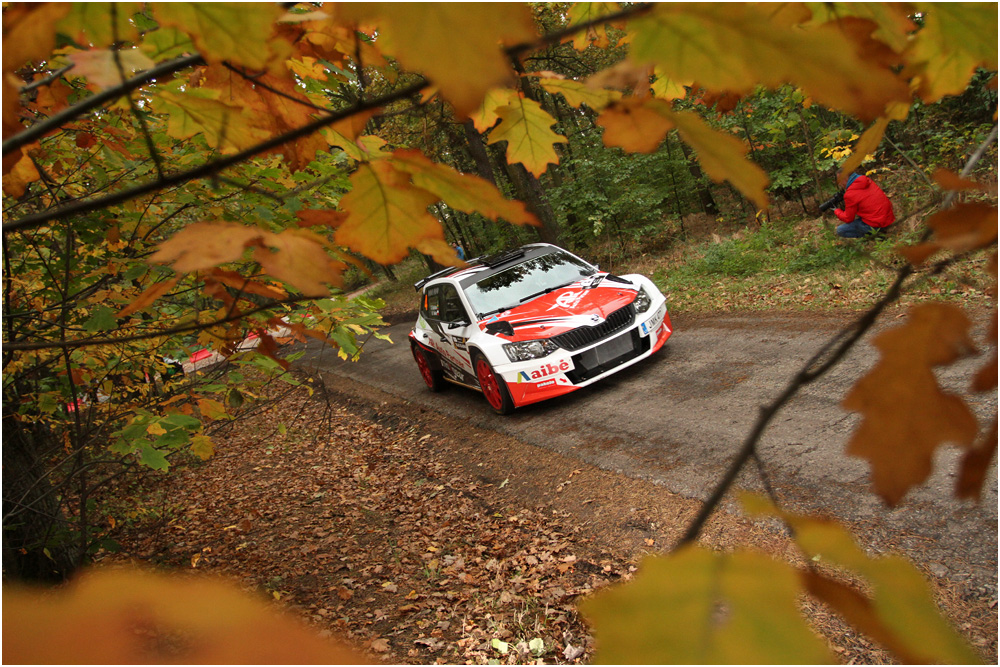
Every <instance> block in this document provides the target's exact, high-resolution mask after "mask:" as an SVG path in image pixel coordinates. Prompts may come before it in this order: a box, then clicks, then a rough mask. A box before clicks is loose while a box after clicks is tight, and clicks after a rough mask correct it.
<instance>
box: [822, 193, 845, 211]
mask: <svg viewBox="0 0 1000 667" xmlns="http://www.w3.org/2000/svg"><path fill="white" fill-rule="evenodd" d="M843 205H844V191H843V190H841V191H840V192H838V193H837V194H835V195H833V196H832V197H830V198H829V199H827V200H826V201H825V202H823V203H822V204H820V205H819V212H820V213H826V212H827V211H829V210H830V209H831V208H833V207H834V206H843Z"/></svg>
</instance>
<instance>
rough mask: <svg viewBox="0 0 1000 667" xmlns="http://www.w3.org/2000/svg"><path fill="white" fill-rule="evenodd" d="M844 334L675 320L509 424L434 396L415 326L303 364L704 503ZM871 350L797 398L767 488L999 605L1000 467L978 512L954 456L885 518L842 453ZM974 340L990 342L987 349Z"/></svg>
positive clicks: (774, 433) (786, 414)
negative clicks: (809, 368)
mask: <svg viewBox="0 0 1000 667" xmlns="http://www.w3.org/2000/svg"><path fill="white" fill-rule="evenodd" d="M843 323H844V320H836V319H833V318H816V317H813V316H807V315H788V316H780V315H763V316H761V315H749V314H748V315H727V316H713V317H707V318H698V319H693V320H686V319H685V318H683V317H676V316H675V326H676V331H675V333H674V335H673V337H672V338H671V339H670V340H669V341H668V342H667V344H666V346H665V347H664V349H663V350H662V351H661V352H659V353H658V354H657V355H654V356H653V357H652V358H651V359H649V360H647V361H646V362H643V363H640V364H638V365H636V366H633V367H631V368H629V369H626V370H625V371H622V372H621V373H618V374H617V375H615V376H612V377H611V378H609V379H608V380H605V381H603V382H601V383H598V384H596V385H592V386H591V387H589V388H586V389H583V390H580V391H578V392H575V393H574V394H571V395H568V396H564V397H561V398H558V399H556V400H553V401H549V402H544V403H540V404H536V405H532V406H528V407H526V408H523V409H519V410H517V411H516V412H515V413H514V414H513V415H511V416H508V417H500V416H496V415H494V414H493V413H492V412H491V411H490V409H489V406H488V405H487V404H486V401H485V399H483V397H482V396H481V395H480V394H479V393H477V392H474V391H471V390H468V389H464V388H461V387H455V386H451V387H449V388H448V389H447V390H446V391H444V392H442V393H440V394H434V393H431V392H430V391H428V390H427V388H426V386H425V385H424V384H423V381H422V380H421V377H420V374H419V372H418V371H417V368H416V365H415V363H414V362H413V359H412V357H411V355H410V350H409V345H408V343H407V338H406V336H407V333H408V332H409V329H410V326H411V325H410V323H409V322H406V323H403V324H398V325H395V326H392V327H390V328H389V329H388V333H389V334H390V336H391V337H392V340H393V341H394V342H395V344H394V345H389V344H387V343H384V342H382V341H379V340H375V339H371V340H370V341H369V342H368V343H367V344H366V345H365V350H364V353H363V355H362V359H361V360H360V361H359V362H357V363H349V362H343V361H341V360H340V359H338V358H337V357H336V355H335V354H333V353H332V352H331V351H330V350H329V348H326V349H320V348H319V347H317V346H312V345H311V346H310V348H309V350H310V351H309V354H307V356H306V357H305V358H304V359H303V360H302V362H300V363H302V364H303V365H306V366H311V367H314V368H319V369H322V370H323V371H326V372H328V373H333V374H335V375H343V376H347V377H349V378H352V379H354V380H356V381H358V382H362V383H365V384H368V385H372V386H375V387H377V388H379V389H381V390H383V391H385V392H387V393H389V394H391V395H394V396H398V397H401V398H403V399H406V400H408V401H410V402H412V403H413V404H415V405H418V406H420V407H423V408H426V409H430V410H434V411H438V412H441V413H444V414H446V415H449V416H452V417H458V418H460V419H463V420H468V421H469V422H470V423H471V424H473V425H475V426H477V427H479V428H486V429H491V430H494V431H497V432H500V433H503V434H505V435H509V436H513V437H516V438H518V439H520V440H521V441H523V442H526V443H528V444H531V445H534V446H537V447H544V448H549V449H552V450H556V451H558V452H560V453H561V454H563V455H565V456H573V457H577V458H579V459H581V460H583V461H585V462H587V463H590V464H592V465H596V466H598V467H600V468H603V469H605V470H611V471H614V472H616V473H619V474H622V475H627V476H631V477H635V478H640V479H644V480H647V481H651V482H654V483H656V484H659V485H663V486H664V487H666V488H667V489H668V490H670V491H673V492H675V493H679V494H683V495H685V496H688V497H692V498H699V499H703V498H705V497H707V495H708V494H709V492H710V491H711V489H712V487H713V485H714V483H715V482H716V481H717V480H719V479H720V478H721V476H722V473H723V471H724V470H725V469H726V467H727V466H728V465H729V463H730V461H731V460H732V458H733V455H734V453H735V452H736V451H737V450H738V449H739V447H740V445H741V444H742V442H743V440H744V439H745V438H746V435H747V434H748V433H749V431H750V428H751V426H752V424H753V422H754V420H755V419H756V417H757V414H758V411H759V409H760V407H761V406H764V405H766V404H768V403H770V402H771V401H772V400H773V399H774V398H775V397H777V396H778V395H779V394H780V393H781V392H782V391H783V390H784V388H785V387H786V386H787V384H788V382H789V380H790V379H791V378H792V377H793V376H794V374H795V373H796V372H798V371H799V370H800V369H801V368H802V366H803V364H804V363H805V362H806V361H807V360H808V359H809V358H810V357H811V356H813V355H814V354H815V353H816V351H817V350H819V349H820V348H821V346H822V345H823V344H824V343H825V342H827V341H828V340H829V339H830V337H831V336H832V335H833V334H834V333H835V332H836V331H837V330H838V329H839V328H840V327H841V326H842V325H843ZM895 323H896V322H889V323H888V326H892V325H893V324H895ZM870 339H871V335H870V334H869V336H867V337H866V338H865V339H864V340H863V341H862V342H861V344H860V345H859V346H857V347H856V348H855V350H854V351H852V353H851V354H850V355H849V356H848V357H847V358H846V359H845V360H844V361H842V362H841V363H840V364H839V365H838V366H837V367H835V368H834V370H833V371H832V372H831V373H829V374H828V375H827V376H826V377H824V378H822V379H821V380H819V381H818V382H816V383H814V384H812V385H809V386H807V387H805V388H803V389H801V390H800V392H799V394H798V395H797V396H796V398H795V399H794V400H793V401H792V403H791V404H790V405H789V406H788V407H786V408H785V410H784V411H783V412H781V413H779V415H778V416H777V418H776V419H775V420H774V421H773V422H772V425H771V427H770V429H769V430H768V431H767V433H766V434H765V437H764V440H763V446H762V447H761V448H760V458H761V460H762V462H763V464H764V466H765V468H766V470H767V474H768V476H769V478H770V480H771V483H772V485H773V486H774V488H775V489H776V490H777V492H778V494H779V496H780V497H782V499H783V502H784V504H785V506H786V507H787V508H788V509H793V510H799V511H809V512H818V513H823V514H832V515H834V516H836V517H838V518H840V519H842V520H845V521H848V522H850V523H851V524H852V528H854V530H855V531H856V532H858V531H860V533H861V534H860V535H859V538H860V539H861V540H863V541H864V543H865V544H866V545H869V546H870V547H871V548H872V549H873V550H874V551H876V552H877V551H880V550H882V549H883V548H886V545H885V541H886V540H887V539H889V537H890V536H891V539H892V541H893V542H894V544H895V545H896V548H902V549H904V550H905V551H906V552H907V553H908V555H910V557H911V558H913V559H914V560H917V561H919V562H922V563H923V564H924V565H925V566H927V567H929V568H930V570H931V571H932V572H933V573H934V574H935V575H937V576H943V577H949V578H951V579H953V580H956V581H967V582H968V583H969V584H971V585H972V586H973V587H977V588H978V587H985V588H986V589H987V590H991V591H993V595H995V594H996V593H995V591H996V586H997V471H996V467H995V463H994V467H993V469H992V470H991V471H990V474H989V475H988V480H989V481H988V482H987V488H986V490H985V493H984V498H983V502H982V504H981V505H973V504H971V503H959V502H957V501H955V500H953V499H952V498H951V493H952V487H953V485H954V480H955V476H954V471H955V470H956V466H957V460H958V455H957V450H955V449H954V448H951V447H948V448H945V450H944V451H942V452H941V455H940V456H939V457H938V459H937V460H936V462H935V473H934V475H933V476H932V478H931V479H930V480H929V481H928V482H927V483H926V484H925V485H924V486H923V487H922V488H920V489H918V490H916V491H911V493H910V494H909V495H908V496H907V498H906V499H905V501H904V503H903V504H902V505H901V506H900V507H899V508H897V509H894V510H889V509H887V508H886V507H885V506H884V505H883V503H882V502H881V500H880V499H878V498H877V497H876V496H875V495H874V494H873V493H872V492H871V490H870V486H869V481H868V468H867V462H865V461H862V460H860V459H856V458H850V457H847V456H845V455H844V453H843V451H844V448H845V446H846V444H847V440H848V438H849V436H850V433H851V432H852V429H853V428H854V426H855V425H856V424H857V423H858V421H859V418H858V416H856V415H852V414H848V413H845V412H844V411H843V410H841V409H840V408H839V406H838V404H839V402H840V401H841V399H842V398H843V396H844V395H845V393H846V391H847V390H848V388H849V387H850V386H851V385H852V384H853V383H854V382H855V381H856V380H857V379H858V378H859V377H860V376H861V375H862V374H863V373H864V372H866V371H867V370H868V369H869V368H870V367H871V366H872V365H873V364H874V363H875V361H876V358H877V357H876V352H875V350H874V348H873V347H872V346H871V345H870ZM976 340H977V341H980V340H982V337H981V335H980V336H979V337H977V339H976ZM984 357H985V355H982V356H980V357H979V358H975V359H971V360H968V361H963V362H961V363H960V364H957V365H955V366H954V367H952V368H949V369H947V370H945V371H944V372H942V373H941V374H940V375H939V380H940V381H941V382H942V384H943V385H944V386H945V387H946V388H948V389H950V390H952V391H955V392H957V393H963V392H964V391H965V387H966V386H967V385H968V378H969V377H970V376H971V372H970V369H972V368H978V367H979V366H980V365H982V363H983V359H984ZM963 395H964V394H963ZM965 398H966V400H967V401H969V403H970V405H972V407H973V409H974V410H975V412H976V413H977V415H978V416H979V417H980V420H981V421H984V420H986V419H987V418H989V417H992V415H994V414H996V406H997V394H996V392H995V391H994V392H992V393H988V394H985V395H980V396H968V395H965ZM738 485H739V486H741V487H743V488H749V489H761V488H762V487H761V481H760V477H759V474H758V472H757V469H756V466H752V465H751V466H749V467H748V469H746V470H745V471H744V473H743V475H742V477H741V479H740V480H739V482H738ZM900 536H902V537H900Z"/></svg>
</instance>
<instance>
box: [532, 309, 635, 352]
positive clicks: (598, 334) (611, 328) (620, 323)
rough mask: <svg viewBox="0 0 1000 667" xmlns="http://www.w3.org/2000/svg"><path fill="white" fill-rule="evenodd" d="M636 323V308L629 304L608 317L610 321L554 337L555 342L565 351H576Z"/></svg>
mask: <svg viewBox="0 0 1000 667" xmlns="http://www.w3.org/2000/svg"><path fill="white" fill-rule="evenodd" d="M634 321H635V306H634V305H633V304H631V303H630V304H629V305H627V306H625V307H624V308H619V309H618V310H616V311H615V312H613V313H611V314H610V315H608V319H606V320H604V321H603V322H601V323H600V324H597V325H595V326H592V327H580V328H578V329H573V330H572V331H567V332H566V333H562V334H559V335H558V336H553V337H552V339H551V340H552V342H554V343H555V344H556V345H558V346H559V347H561V348H563V349H564V350H569V351H571V352H572V351H574V350H579V349H580V348H581V347H586V346H587V345H590V344H591V343H596V342H597V341H599V340H602V339H604V338H607V337H608V336H613V335H614V334H616V333H618V332H619V331H621V330H622V329H625V328H627V327H629V326H630V325H631V324H632V322H634Z"/></svg>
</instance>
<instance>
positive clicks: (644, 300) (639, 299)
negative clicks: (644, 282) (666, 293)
mask: <svg viewBox="0 0 1000 667" xmlns="http://www.w3.org/2000/svg"><path fill="white" fill-rule="evenodd" d="M632 303H633V304H634V305H635V312H637V313H645V312H646V311H647V310H649V307H650V306H651V305H653V300H652V299H650V298H649V294H647V293H646V288H645V287H640V288H639V293H638V294H636V295H635V301H633V302H632Z"/></svg>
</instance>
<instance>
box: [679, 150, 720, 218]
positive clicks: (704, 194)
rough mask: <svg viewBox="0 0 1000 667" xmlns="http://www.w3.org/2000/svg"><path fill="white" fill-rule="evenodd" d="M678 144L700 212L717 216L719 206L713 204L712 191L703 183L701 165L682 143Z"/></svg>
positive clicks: (703, 177)
mask: <svg viewBox="0 0 1000 667" xmlns="http://www.w3.org/2000/svg"><path fill="white" fill-rule="evenodd" d="M680 143H681V151H683V153H684V157H685V158H687V164H688V171H689V172H691V177H692V178H694V182H695V188H696V189H697V191H698V198H699V199H700V200H701V208H702V210H703V211H705V213H707V214H709V215H711V216H713V217H714V216H717V215H719V206H718V204H716V203H715V198H714V197H713V196H712V191H711V190H710V189H709V188H708V186H707V185H706V183H705V175H704V174H703V173H702V171H701V165H699V164H698V160H697V159H696V158H695V157H694V155H692V154H691V149H690V148H688V145H687V144H686V143H684V142H683V141H681V142H680Z"/></svg>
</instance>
